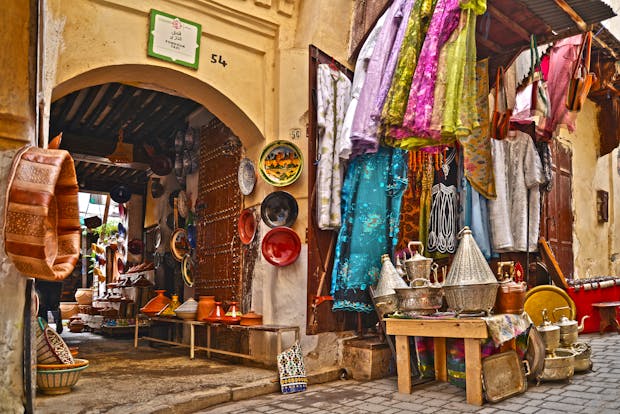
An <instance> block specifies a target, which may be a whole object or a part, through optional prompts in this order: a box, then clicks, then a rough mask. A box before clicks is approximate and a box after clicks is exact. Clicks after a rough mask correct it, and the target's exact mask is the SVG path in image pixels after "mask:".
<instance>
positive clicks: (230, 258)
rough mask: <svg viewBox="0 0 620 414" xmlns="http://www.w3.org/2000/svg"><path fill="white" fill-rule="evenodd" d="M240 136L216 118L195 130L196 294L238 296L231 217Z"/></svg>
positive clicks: (235, 208)
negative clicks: (197, 158)
mask: <svg viewBox="0 0 620 414" xmlns="http://www.w3.org/2000/svg"><path fill="white" fill-rule="evenodd" d="M241 148H242V147H241V142H240V141H239V139H238V138H237V137H236V136H235V135H233V133H232V132H231V131H230V129H228V128H227V127H226V126H225V125H224V124H222V123H221V122H220V121H215V122H212V123H211V124H209V125H208V126H205V127H203V128H202V129H201V131H200V176H199V181H198V198H197V201H196V215H197V220H196V225H197V233H198V234H197V236H198V237H197V255H196V256H197V262H198V266H197V267H198V269H197V270H198V271H197V275H196V276H195V281H194V283H195V287H196V293H197V294H198V295H214V296H215V299H216V300H220V301H229V300H236V301H239V300H241V299H242V298H241V283H242V280H241V279H242V276H241V242H240V240H239V237H238V234H237V220H238V217H239V212H240V211H241V205H242V197H241V192H240V190H239V184H238V181H237V170H238V168H239V161H240V158H241Z"/></svg>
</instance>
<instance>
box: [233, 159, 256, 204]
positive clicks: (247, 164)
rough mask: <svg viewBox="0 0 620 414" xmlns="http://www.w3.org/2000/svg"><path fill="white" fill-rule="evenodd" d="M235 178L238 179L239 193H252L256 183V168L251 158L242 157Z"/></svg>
mask: <svg viewBox="0 0 620 414" xmlns="http://www.w3.org/2000/svg"><path fill="white" fill-rule="evenodd" d="M237 179H238V181H239V189H240V190H241V194H243V195H250V194H252V191H254V185H255V184H256V169H255V168H254V163H253V162H252V160H251V159H249V158H244V159H242V160H241V162H240V163H239V170H238V171H237Z"/></svg>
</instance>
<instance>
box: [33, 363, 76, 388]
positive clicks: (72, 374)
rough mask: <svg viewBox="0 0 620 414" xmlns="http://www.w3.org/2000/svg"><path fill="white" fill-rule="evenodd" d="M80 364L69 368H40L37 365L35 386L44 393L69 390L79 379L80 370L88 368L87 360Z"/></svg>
mask: <svg viewBox="0 0 620 414" xmlns="http://www.w3.org/2000/svg"><path fill="white" fill-rule="evenodd" d="M82 361H86V363H85V364H82V365H80V366H72V367H71V368H59V369H57V368H53V369H41V368H39V366H37V387H38V389H39V391H41V392H42V393H44V394H50V395H58V394H67V393H69V392H71V389H72V388H73V386H74V385H75V384H76V383H77V382H78V380H79V379H80V375H82V371H83V370H85V369H86V368H88V360H85V359H84V360H82Z"/></svg>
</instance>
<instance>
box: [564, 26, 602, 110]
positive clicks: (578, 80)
mask: <svg viewBox="0 0 620 414" xmlns="http://www.w3.org/2000/svg"><path fill="white" fill-rule="evenodd" d="M591 49H592V32H588V33H585V34H584V35H583V40H582V41H581V47H580V48H579V55H578V58H577V61H576V62H575V66H574V67H573V72H572V75H571V79H570V81H569V84H568V93H567V94H566V107H567V108H568V110H569V111H580V110H581V106H582V105H583V103H584V102H585V100H586V98H587V97H588V93H589V92H590V88H591V87H592V83H593V82H594V79H595V78H596V75H595V74H594V73H592V72H590V52H591ZM584 51H585V58H584V59H583V61H582V60H581V56H582V55H583V53H584Z"/></svg>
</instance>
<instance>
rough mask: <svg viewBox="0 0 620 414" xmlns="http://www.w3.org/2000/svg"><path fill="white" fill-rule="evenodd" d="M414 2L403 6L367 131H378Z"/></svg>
mask: <svg viewBox="0 0 620 414" xmlns="http://www.w3.org/2000/svg"><path fill="white" fill-rule="evenodd" d="M414 3H415V0H412V1H407V2H406V3H405V5H404V7H403V20H402V22H403V23H402V24H401V25H400V26H399V27H398V32H397V33H396V37H395V38H394V43H393V44H392V48H391V49H392V50H391V51H390V56H389V57H388V61H387V63H386V65H385V70H384V71H383V77H382V78H381V83H380V84H379V90H378V91H377V96H376V99H375V104H374V107H373V108H372V111H371V113H370V118H371V120H370V124H369V127H368V130H369V131H372V130H374V131H378V129H379V121H380V120H381V113H382V112H383V105H384V104H385V98H386V97H387V94H388V91H389V90H390V85H391V84H392V78H393V77H394V71H395V70H396V64H397V63H398V55H399V52H400V48H401V46H402V44H403V39H404V38H405V33H406V32H407V22H409V17H410V16H411V9H413V4H414Z"/></svg>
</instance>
